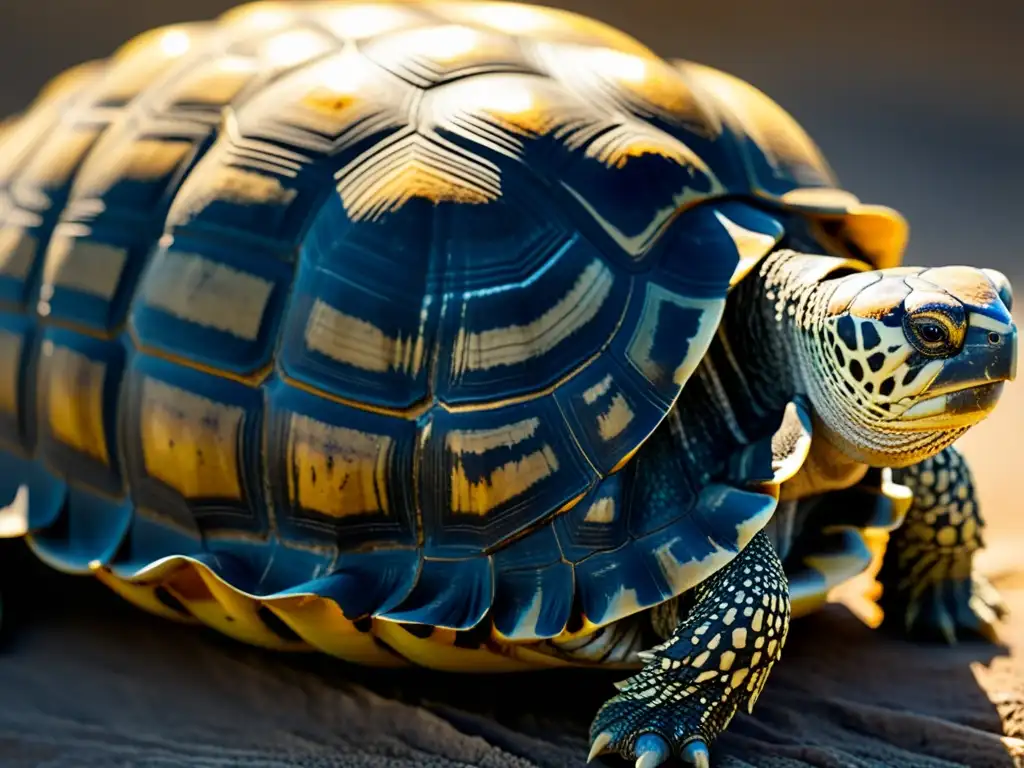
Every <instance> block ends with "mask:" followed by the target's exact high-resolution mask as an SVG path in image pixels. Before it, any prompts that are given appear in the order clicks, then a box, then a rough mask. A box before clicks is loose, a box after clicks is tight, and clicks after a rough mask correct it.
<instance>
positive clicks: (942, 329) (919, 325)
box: [907, 310, 963, 355]
mask: <svg viewBox="0 0 1024 768" xmlns="http://www.w3.org/2000/svg"><path fill="white" fill-rule="evenodd" d="M959 330H960V329H958V328H957V326H956V325H955V324H954V322H953V319H952V318H949V317H946V316H945V314H944V313H942V312H940V311H935V310H932V311H927V312H920V313H915V314H913V315H911V316H909V317H908V318H907V337H908V339H909V341H910V343H911V344H913V345H914V346H915V347H916V348H917V349H918V350H919V351H920V352H923V353H924V354H926V355H947V354H950V353H951V352H954V351H956V348H957V346H958V342H959V340H960V337H961V336H962V335H963V334H962V333H959V332H958V331H959Z"/></svg>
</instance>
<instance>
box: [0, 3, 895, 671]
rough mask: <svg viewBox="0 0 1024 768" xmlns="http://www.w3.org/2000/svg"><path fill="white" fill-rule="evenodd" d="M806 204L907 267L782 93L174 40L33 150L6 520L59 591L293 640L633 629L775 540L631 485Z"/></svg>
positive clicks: (475, 6)
mask: <svg viewBox="0 0 1024 768" xmlns="http://www.w3.org/2000/svg"><path fill="white" fill-rule="evenodd" d="M773 211H778V212H782V211H786V212H788V213H789V214H792V213H797V214H799V215H800V216H801V217H802V218H803V220H804V221H806V222H807V224H808V225H809V226H810V227H812V228H813V230H814V233H815V237H816V238H817V239H818V240H819V241H821V242H825V243H827V244H828V246H829V247H830V248H832V249H833V250H835V251H836V252H839V253H843V254H846V255H849V256H853V257H855V258H859V259H863V260H866V261H868V262H869V263H870V264H871V265H873V266H876V267H886V266H892V265H895V264H897V263H899V260H900V258H901V253H902V249H903V246H904V243H905V240H906V226H905V224H904V222H903V220H902V219H901V218H900V217H899V216H898V215H897V214H895V213H894V212H892V211H889V210H888V209H884V208H880V207H874V206H867V205H863V204H861V203H860V202H859V201H858V200H857V199H856V198H855V197H854V196H852V195H850V194H849V193H847V192H844V191H842V190H840V189H839V188H838V183H837V181H836V179H835V177H834V175H833V173H832V172H831V170H830V169H829V168H828V166H827V164H826V162H825V160H824V159H823V158H822V156H821V153H820V152H819V151H818V149H817V148H816V147H815V145H814V143H813V142H812V141H811V139H810V138H809V137H808V136H807V135H806V134H805V133H804V131H803V130H802V129H801V128H800V127H799V126H798V125H797V124H796V122H795V121H794V120H793V118H791V117H790V116H789V115H788V114H786V112H785V111H783V110H782V109H781V108H780V107H779V106H778V105H776V104H775V103H774V102H772V101H771V100H770V99H769V98H768V97H766V96H765V95H763V94H762V93H760V92H759V91H757V90H756V89H755V88H753V87H752V86H750V85H748V84H746V83H744V82H742V81H740V80H737V79H736V78H733V77H731V76H729V75H726V74H724V73H722V72H719V71H716V70H713V69H710V68H708V67H704V66H699V65H696V64H693V63H689V62H681V61H680V62H668V61H666V60H664V59H662V58H661V57H659V56H657V55H656V54H654V53H653V52H651V51H650V50H648V49H647V48H646V47H644V46H643V45H642V44H640V43H639V42H637V41H635V40H633V39H632V38H630V37H628V36H626V35H625V34H623V33H621V32H619V31H617V30H614V29H611V28H609V27H607V26H605V25H604V24H601V23H599V22H597V21H594V20H591V19H587V18H584V17H581V16H578V15H575V14H572V13H567V12H563V11H555V10H551V9H545V8H539V7H531V6H526V5H518V4H509V3H475V2H422V3H417V2H402V3H393V4H388V3H366V4H357V3H319V4H317V3H288V4H257V5H251V6H244V7H242V8H241V9H238V10H235V11H233V12H231V13H229V14H227V15H225V16H223V17H222V18H220V19H218V20H217V21H214V22H210V23H202V24H195V25H182V26H176V27H168V28H163V29H159V30H154V31H152V32H149V33H146V34H145V35H143V36H141V37H139V38H137V39H136V40H134V41H132V42H131V43H129V44H128V45H126V46H125V47H124V48H123V49H121V50H120V51H118V52H117V53H116V54H115V55H114V56H113V57H112V58H111V59H110V60H109V61H106V62H98V63H93V64H89V65H84V66H82V67H79V68H77V69H75V70H72V71H70V72H68V73H67V74H65V75H63V76H61V77H60V78H58V79H57V80H56V81H54V82H53V83H52V84H50V85H49V86H48V87H47V88H46V89H45V91H44V92H43V93H42V94H41V95H40V97H39V98H38V100H37V101H36V102H35V103H34V104H33V105H32V106H31V108H30V109H28V110H27V111H26V113H25V114H23V115H21V116H20V117H18V118H17V119H16V120H14V121H12V122H10V123H9V124H5V126H4V128H3V131H2V133H0V500H2V501H3V502H5V503H6V501H7V500H15V499H16V500H17V501H18V502H19V503H20V506H19V505H12V506H11V507H10V508H9V509H14V508H15V507H18V508H21V509H26V510H27V512H25V514H24V520H23V521H21V523H18V524H15V525H13V528H14V529H18V530H21V531H22V532H23V533H26V534H28V538H29V541H30V543H31V546H32V547H33V548H34V550H35V551H36V552H37V554H39V556H40V557H42V558H43V559H44V560H45V561H46V562H48V563H50V564H52V565H53V566H54V567H57V568H60V569H62V570H65V571H70V572H76V573H95V574H96V575H98V576H99V577H100V578H101V579H103V580H104V581H105V582H106V583H108V584H109V585H110V586H111V587H112V588H114V589H116V590H117V591H119V592H120V593H121V594H123V595H124V596H125V597H127V598H128V599H130V600H132V601H134V602H136V603H137V604H139V605H141V606H143V607H145V608H147V609H148V610H151V611H155V612H158V613H161V614H163V615H167V616H170V617H174V618H180V619H184V620H199V621H202V622H205V623H207V624H210V625H211V626H214V627H216V628H218V629H220V630H221V631H224V632H226V633H228V634H231V635H234V636H236V637H241V638H242V639H245V640H247V641H250V642H256V643H260V644H263V645H269V646H273V647H289V648H290V647H299V646H304V645H312V646H314V647H319V648H321V649H323V650H327V651H329V652H334V653H337V654H338V655H342V656H344V657H347V658H352V659H355V660H360V661H369V662H372V663H390V662H391V661H393V659H392V658H391V656H390V655H389V654H388V653H386V652H385V651H383V650H381V649H380V648H379V647H378V644H375V643H373V642H369V641H368V640H366V638H365V637H363V636H364V635H365V634H366V629H367V627H370V628H372V629H373V630H374V631H373V632H372V633H370V634H374V635H376V636H377V637H379V638H382V639H383V640H384V641H385V642H391V641H394V640H395V637H396V634H395V633H396V632H398V631H399V629H400V628H402V627H408V626H409V625H416V624H422V625H428V626H431V627H440V628H443V629H446V630H449V631H452V632H455V631H465V630H469V629H472V628H474V627H478V626H481V625H482V624H484V625H486V626H487V628H488V629H490V628H493V630H494V631H495V632H496V633H497V635H499V636H501V637H503V638H506V639H510V640H516V641H530V640H536V639H540V638H559V637H566V636H569V635H572V634H573V633H574V632H577V631H579V629H580V628H581V627H593V626H600V625H603V624H607V623H608V622H610V621H614V620H616V619H618V618H621V617H623V616H625V615H628V614H630V613H632V612H635V611H636V610H639V609H641V608H644V607H647V606H650V605H653V604H656V603H657V602H659V601H661V600H664V599H666V598H668V597H671V596H673V595H675V594H679V593H680V592H682V591H683V590H684V589H686V588H688V587H689V586H692V584H694V583H696V582H697V581H699V580H700V579H702V578H704V577H706V575H707V574H708V573H710V572H711V571H712V570H713V569H714V568H715V567H717V565H718V564H719V563H720V562H721V560H720V558H719V559H716V558H717V555H715V553H716V552H717V551H719V550H721V551H722V552H725V553H729V552H734V551H735V550H736V549H737V548H738V547H740V546H742V544H743V541H742V536H740V537H739V538H737V537H738V533H737V532H738V531H740V530H742V529H743V526H744V525H746V524H748V523H750V522H751V521H754V520H757V521H761V522H759V523H758V524H759V525H760V524H763V518H764V516H765V514H770V512H771V509H772V508H773V504H774V497H773V496H771V495H770V494H768V495H764V494H762V495H758V494H756V493H749V494H748V496H749V498H746V499H745V500H742V499H741V502H742V503H740V504H739V505H737V504H736V503H735V498H732V497H730V499H731V502H733V503H732V504H731V506H730V505H725V504H723V500H724V498H725V496H724V495H723V494H729V493H736V494H743V493H746V492H745V491H740V490H735V489H730V488H725V487H724V486H714V487H710V488H707V489H705V490H704V492H703V493H702V494H701V495H700V498H695V499H693V500H690V502H689V505H690V506H689V507H688V511H687V512H686V513H685V514H682V515H680V514H679V513H678V512H677V514H676V518H675V519H665V518H664V516H661V517H659V516H658V515H656V514H654V513H653V512H650V511H649V506H650V505H645V504H636V503H632V504H631V503H630V498H631V497H629V495H628V493H627V491H626V485H627V483H628V477H626V475H627V474H628V473H626V472H624V471H623V468H624V467H628V466H629V465H630V459H631V458H632V457H633V456H634V455H635V454H636V453H637V451H638V450H639V449H640V448H641V447H642V446H643V445H644V444H645V441H647V440H648V438H649V436H650V435H652V433H654V432H655V431H656V430H657V428H658V427H659V425H661V424H662V423H663V421H664V419H665V417H666V415H667V414H668V413H669V412H670V410H671V409H672V407H673V404H674V403H675V402H676V400H677V398H678V396H679V394H680V392H681V390H682V388H683V387H684V386H685V384H686V382H687V379H688V377H689V376H690V374H691V373H692V372H693V371H694V369H695V368H696V366H697V365H698V364H699V362H700V360H701V358H702V356H703V355H704V353H705V351H706V349H707V347H708V345H709V343H710V341H711V338H712V335H713V334H714V332H715V330H716V327H717V323H718V319H719V317H720V316H721V313H722V311H723V308H724V304H725V301H726V297H727V294H728V291H729V288H730V286H732V285H734V284H735V283H736V282H737V281H738V280H740V279H742V277H743V276H744V275H745V274H746V273H747V272H748V271H749V270H750V269H751V268H752V267H753V266H754V265H755V264H756V263H757V261H758V259H759V258H760V257H762V256H763V255H765V254H766V253H767V252H769V251H770V250H771V248H772V247H774V246H775V245H776V244H777V243H778V242H779V241H780V240H781V239H782V238H783V236H784V234H785V231H784V229H783V227H782V225H780V223H779V219H778V218H776V216H775V215H773ZM727 507H728V508H730V509H732V510H733V511H732V512H728V513H726V512H724V511H722V510H724V509H726V508H727ZM645 510H646V511H645ZM10 514H11V513H10V512H9V513H8V517H7V527H8V529H11V528H12V524H11V522H10ZM709 530H710V531H711V532H712V535H711V537H710V538H709V537H708V535H707V531H709ZM698 540H699V541H702V542H703V543H702V544H701V545H700V546H696V545H695V544H694V543H693V542H695V541H698ZM673 547H675V549H673ZM701 547H704V548H709V549H707V551H703V550H702V549H701ZM666 553H668V554H666ZM713 555H714V556H713ZM665 557H671V558H673V563H674V567H675V573H676V578H664V579H661V580H659V579H653V580H651V579H650V578H648V577H646V576H643V575H642V574H643V573H644V572H645V571H650V570H651V568H652V565H651V564H652V563H653V562H654V561H655V560H657V559H658V558H661V559H662V560H664V558H665ZM655 570H656V569H655ZM638 574H639V575H638ZM638 579H639V581H637V580H638ZM487 617H489V621H486V622H485V621H484V620H485V618H487ZM357 635H358V636H359V638H360V639H358V640H356V639H352V638H353V637H355V636H357ZM339 638H341V639H339ZM344 638H349V639H347V640H346V639H344ZM391 645H392V646H395V645H399V646H401V649H402V653H403V654H404V655H405V656H406V657H408V658H412V659H413V660H418V659H417V658H416V655H417V654H418V653H420V652H419V651H417V650H416V649H415V648H413V647H412V646H410V645H409V644H408V643H405V644H402V643H401V642H398V641H394V642H391ZM431 653H433V654H434V655H433V656H432V657H431V658H430V659H427V660H426V662H425V663H432V664H433V665H435V666H437V665H441V666H443V665H444V662H440V661H438V658H439V657H437V655H436V651H431Z"/></svg>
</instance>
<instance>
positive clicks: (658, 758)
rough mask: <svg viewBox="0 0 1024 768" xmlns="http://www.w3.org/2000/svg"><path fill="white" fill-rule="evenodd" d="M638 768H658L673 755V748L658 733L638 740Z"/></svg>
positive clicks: (649, 734)
mask: <svg viewBox="0 0 1024 768" xmlns="http://www.w3.org/2000/svg"><path fill="white" fill-rule="evenodd" d="M633 751H634V752H635V753H636V768H657V766H659V765H661V764H662V763H664V762H665V761H666V760H668V759H669V757H670V756H671V754H672V747H670V746H669V743H668V742H667V741H665V740H664V739H663V738H661V736H659V735H658V734H656V733H645V734H644V735H643V736H641V737H640V738H639V739H637V740H636V746H634V747H633Z"/></svg>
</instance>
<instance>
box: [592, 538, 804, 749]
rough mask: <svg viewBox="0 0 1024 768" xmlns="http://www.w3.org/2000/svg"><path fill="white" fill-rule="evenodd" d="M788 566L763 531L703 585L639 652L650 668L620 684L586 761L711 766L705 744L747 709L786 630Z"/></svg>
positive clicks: (603, 709)
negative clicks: (690, 604)
mask: <svg viewBox="0 0 1024 768" xmlns="http://www.w3.org/2000/svg"><path fill="white" fill-rule="evenodd" d="M789 615H790V606H789V593H788V585H787V584H786V580H785V576H784V575H783V573H782V566H781V565H780V564H779V563H778V558H777V556H776V555H775V553H774V550H773V549H772V547H771V544H770V542H768V540H767V539H766V538H764V536H763V534H758V536H757V537H755V538H754V540H753V541H752V542H751V543H750V544H748V545H747V548H746V549H745V550H744V552H743V553H741V556H740V557H738V558H737V559H736V560H735V561H734V562H733V563H732V564H730V566H728V567H727V568H726V569H725V570H724V571H723V572H720V573H719V574H717V575H716V576H715V577H714V578H713V579H712V580H711V583H710V584H709V585H708V587H707V588H706V589H704V590H702V594H701V595H699V597H698V602H697V605H696V606H695V607H694V609H693V611H692V612H691V614H690V615H689V616H688V617H687V618H686V619H684V620H683V621H682V622H681V623H680V625H679V627H678V628H677V629H676V631H675V632H674V633H673V635H672V636H671V637H670V638H669V639H668V640H666V641H665V642H664V643H662V644H661V645H659V646H657V647H656V648H654V649H652V650H650V651H646V652H644V653H642V654H640V656H641V659H642V660H643V661H644V662H645V666H644V668H643V669H642V670H641V671H640V672H639V673H637V674H636V675H634V676H633V677H631V678H629V679H627V680H625V681H623V682H620V683H618V684H617V685H616V687H617V688H618V689H619V693H618V695H617V696H615V697H614V698H612V699H611V700H610V701H608V702H607V703H606V704H605V705H604V706H603V707H601V709H600V711H599V712H598V713H597V717H595V719H594V723H593V725H591V728H590V739H591V745H592V746H591V750H590V758H589V759H590V760H593V759H594V758H595V757H597V756H598V755H602V754H606V753H617V754H619V755H621V756H622V757H624V758H626V759H627V760H635V761H636V766H637V768H655V766H658V765H661V764H662V763H664V762H666V761H668V760H669V758H670V757H672V756H676V757H678V758H680V759H681V760H682V762H683V763H684V764H686V765H691V766H698V767H699V768H707V766H709V765H710V755H709V751H708V748H709V746H710V745H711V744H712V743H713V742H714V740H715V739H716V738H717V737H718V735H719V734H720V733H721V732H722V731H724V730H725V728H726V726H728V724H729V722H730V721H731V720H732V718H733V716H734V715H735V714H736V712H737V711H739V710H740V709H741V708H742V709H743V710H744V711H746V712H750V711H751V710H752V709H753V707H754V703H755V702H756V701H757V697H758V696H759V695H760V693H761V690H762V689H763V688H764V685H765V683H766V682H767V680H768V675H769V673H770V672H771V669H772V666H773V665H774V664H775V662H776V661H777V660H778V658H779V656H780V655H781V653H782V646H783V644H784V643H785V640H786V635H787V632H788V629H789Z"/></svg>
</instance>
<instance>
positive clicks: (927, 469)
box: [878, 447, 1007, 644]
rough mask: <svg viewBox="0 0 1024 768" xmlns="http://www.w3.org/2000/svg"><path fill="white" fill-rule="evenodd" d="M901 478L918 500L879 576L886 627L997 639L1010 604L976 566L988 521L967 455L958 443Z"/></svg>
mask: <svg viewBox="0 0 1024 768" xmlns="http://www.w3.org/2000/svg"><path fill="white" fill-rule="evenodd" d="M896 478H897V480H898V481H899V482H901V483H903V484H904V485H907V486H908V487H910V488H911V490H912V491H913V492H914V501H913V504H912V506H911V508H910V511H909V512H908V513H907V519H906V521H905V522H904V523H903V525H902V526H901V527H900V528H899V529H897V530H896V531H894V532H893V533H892V534H891V535H890V540H889V545H888V547H887V549H886V554H885V559H884V560H883V563H882V568H881V571H880V572H879V575H878V581H879V582H880V583H881V585H882V597H881V599H880V601H879V603H880V605H881V607H882V610H883V611H884V613H885V618H884V625H886V626H888V627H889V628H891V629H895V630H897V631H899V632H900V633H902V634H904V635H906V636H908V637H911V638H914V639H919V640H940V641H941V640H945V641H946V642H948V643H951V644H952V643H956V642H957V641H958V640H962V639H968V638H978V637H984V638H988V639H990V640H993V641H995V640H997V633H996V624H998V622H999V620H1000V619H1002V618H1004V617H1005V615H1006V613H1007V609H1006V607H1005V604H1004V603H1003V601H1002V599H1001V598H1000V597H999V594H998V592H997V591H996V589H995V587H993V586H992V585H991V584H989V583H988V581H987V580H985V578H984V577H983V576H981V575H980V574H977V573H975V572H974V564H973V560H974V553H975V552H977V551H978V550H979V549H981V547H982V540H981V528H982V525H983V523H982V520H981V516H980V515H979V513H978V499H977V497H976V495H975V491H974V481H973V478H972V476H971V471H970V468H969V467H968V466H967V462H966V460H965V459H964V458H963V456H961V454H960V453H959V452H958V451H957V450H956V449H955V448H952V447H950V448H947V449H946V450H944V451H942V452H941V453H939V454H938V455H936V456H934V457H932V458H930V459H927V460H925V461H922V462H921V463H919V464H915V465H914V466H912V467H909V468H907V469H904V470H900V471H899V472H898V473H896Z"/></svg>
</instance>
